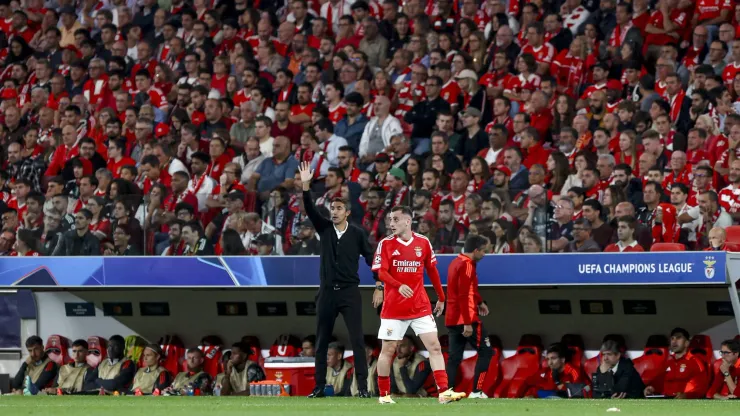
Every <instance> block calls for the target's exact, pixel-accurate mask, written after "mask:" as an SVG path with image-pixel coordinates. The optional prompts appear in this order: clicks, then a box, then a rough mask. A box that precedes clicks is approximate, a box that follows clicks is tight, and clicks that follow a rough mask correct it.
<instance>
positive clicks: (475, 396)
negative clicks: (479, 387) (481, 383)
mask: <svg viewBox="0 0 740 416" xmlns="http://www.w3.org/2000/svg"><path fill="white" fill-rule="evenodd" d="M487 398H488V396H487V395H486V393H483V392H482V391H478V392H472V393H470V395H469V396H468V399H487Z"/></svg>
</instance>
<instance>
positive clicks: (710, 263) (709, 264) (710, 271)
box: [704, 256, 717, 279]
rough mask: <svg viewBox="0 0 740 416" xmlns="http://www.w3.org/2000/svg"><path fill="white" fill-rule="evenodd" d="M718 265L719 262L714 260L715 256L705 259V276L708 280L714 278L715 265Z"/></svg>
mask: <svg viewBox="0 0 740 416" xmlns="http://www.w3.org/2000/svg"><path fill="white" fill-rule="evenodd" d="M715 263H717V260H715V259H714V256H707V257H706V258H705V259H704V276H705V277H706V278H707V279H712V278H714V272H715V269H714V264H715Z"/></svg>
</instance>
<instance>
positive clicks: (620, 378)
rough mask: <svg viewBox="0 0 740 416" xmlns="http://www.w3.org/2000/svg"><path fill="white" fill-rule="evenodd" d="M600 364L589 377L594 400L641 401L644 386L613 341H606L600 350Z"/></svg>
mask: <svg viewBox="0 0 740 416" xmlns="http://www.w3.org/2000/svg"><path fill="white" fill-rule="evenodd" d="M599 352H600V356H601V363H600V364H599V367H598V368H597V369H596V371H595V372H594V373H593V374H592V375H591V376H592V380H593V386H592V390H593V398H594V399H642V398H643V397H644V393H643V391H644V389H645V384H644V383H643V382H642V378H641V377H640V373H638V372H637V370H636V369H635V366H634V364H633V363H632V360H630V359H629V358H628V357H627V356H626V355H625V354H624V350H623V349H622V348H621V347H620V345H619V344H618V343H617V342H616V341H614V340H606V341H604V344H602V346H601V348H600V350H599Z"/></svg>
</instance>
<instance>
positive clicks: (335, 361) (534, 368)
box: [11, 328, 740, 400]
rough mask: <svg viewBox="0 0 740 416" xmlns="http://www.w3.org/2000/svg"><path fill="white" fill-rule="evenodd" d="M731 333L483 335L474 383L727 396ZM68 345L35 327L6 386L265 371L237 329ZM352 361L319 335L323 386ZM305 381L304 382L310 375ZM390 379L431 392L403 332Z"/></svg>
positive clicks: (55, 391) (372, 370)
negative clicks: (587, 344) (509, 346)
mask: <svg viewBox="0 0 740 416" xmlns="http://www.w3.org/2000/svg"><path fill="white" fill-rule="evenodd" d="M365 338H366V354H367V362H368V367H369V368H368V370H369V371H368V373H369V376H368V388H369V391H370V392H371V394H373V395H377V383H376V380H377V372H376V366H377V357H378V354H379V353H380V348H379V344H378V341H377V339H376V338H375V337H373V336H366V337H365ZM738 338H740V337H738ZM738 338H736V339H732V340H726V341H723V342H722V344H721V348H720V350H719V354H720V356H719V358H718V359H716V360H715V359H714V351H713V349H712V345H711V341H709V338H708V337H707V336H705V335H696V336H694V337H693V338H692V337H691V336H690V334H689V333H688V331H686V330H685V329H683V328H675V329H673V330H672V331H671V333H670V338H669V337H666V336H665V335H653V336H651V337H650V338H649V339H648V340H647V342H646V344H645V349H644V354H643V355H642V356H640V357H637V358H635V359H634V360H632V359H630V358H628V357H627V355H626V351H627V347H626V345H625V340H624V337H622V336H620V335H615V334H611V335H607V336H606V337H604V342H603V344H602V346H601V348H600V350H599V354H598V355H597V356H595V357H592V358H588V359H586V357H585V354H584V353H585V351H584V347H583V341H582V340H581V339H580V337H579V336H577V335H572V334H568V335H565V336H563V338H562V340H561V342H558V343H555V344H552V345H550V346H549V347H547V348H546V349H544V348H543V347H542V342H541V340H540V338H539V337H538V336H535V335H523V336H522V338H521V340H520V342H519V346H518V347H517V350H516V354H515V355H513V356H511V357H508V358H505V359H502V349H501V343H500V341H499V340H498V339H497V337H495V336H492V337H490V338H489V340H490V342H491V347H492V349H493V359H492V360H491V363H490V365H489V367H488V371H487V372H485V374H486V375H484V376H483V379H482V381H480V383H481V386H478V389H479V390H481V391H484V392H485V393H486V394H488V396H489V397H492V398H493V397H495V398H521V397H541V398H544V397H550V396H559V397H563V398H616V399H622V398H632V399H634V398H643V397H651V396H665V397H670V398H677V399H701V398H707V399H719V400H725V399H735V398H737V397H738V395H740V387H739V385H738V376H740V360H739V359H738V358H739V357H740V340H738ZM441 341H442V343H443V349H445V348H446V341H447V337H446V336H443V337H441ZM68 344H70V342H69V340H67V339H66V338H64V337H61V336H59V335H52V336H51V337H50V338H49V340H48V341H47V342H46V344H44V343H43V340H42V339H41V338H39V337H37V336H32V337H30V338H28V339H27V340H26V348H27V350H28V353H29V356H28V358H27V359H26V360H25V361H24V362H23V363H22V365H21V368H20V370H19V371H18V374H17V375H16V376H15V377H14V378H13V379H12V381H11V384H12V392H11V394H24V395H37V394H41V395H61V394H100V395H110V394H114V395H118V394H125V395H210V394H215V395H249V393H250V383H255V382H260V381H264V380H266V378H267V377H266V374H265V371H264V370H263V368H262V365H263V362H264V358H263V357H262V352H261V350H260V348H259V340H258V339H256V338H255V337H249V336H247V337H244V338H242V340H241V341H239V342H237V343H234V344H233V345H231V347H230V348H224V345H223V343H222V342H221V340H220V339H219V338H218V337H213V336H210V337H206V338H204V339H203V340H202V343H201V346H200V347H196V348H190V349H186V348H185V347H184V346H183V344H182V342H180V341H179V339H178V338H177V337H172V336H170V337H166V338H164V339H162V340H160V343H159V344H147V343H146V341H144V340H143V339H142V338H140V337H138V336H131V337H128V338H126V339H124V338H123V337H121V336H118V335H116V336H113V337H111V338H110V339H109V340H105V339H103V338H100V337H90V338H89V339H88V340H87V341H85V340H83V339H80V340H76V341H74V342H72V343H71V345H68ZM68 347H71V354H69V353H68ZM314 354H315V337H314V336H308V337H306V338H304V339H303V340H302V341H301V340H299V339H298V338H297V337H295V336H291V335H281V336H280V337H278V339H277V340H276V341H275V343H274V344H273V346H272V347H271V348H270V356H271V357H299V356H300V357H309V358H310V357H314ZM446 354H447V353H446V351H445V355H446ZM353 363H354V360H353V359H352V357H345V347H344V346H343V345H342V344H341V343H339V342H336V341H334V342H332V343H330V344H329V350H328V353H327V365H328V368H327V384H330V385H332V386H333V388H334V392H335V393H334V394H335V395H337V396H356V395H357V393H358V390H357V380H356V377H355V373H354V371H353V370H354V368H353ZM474 366H475V357H473V358H471V359H466V360H464V361H463V362H462V365H461V366H460V368H459V369H460V371H459V372H458V371H457V370H455V371H454V374H456V375H457V376H453V377H452V378H451V379H450V380H451V386H454V387H455V390H456V391H460V392H463V391H467V392H470V389H471V388H472V385H471V384H472V374H473V371H472V369H473V367H474ZM465 367H468V368H467V370H465ZM281 368H286V367H281ZM286 371H287V370H286ZM450 371H452V370H450V369H449V368H448V372H450ZM463 373H465V375H463ZM305 382H306V383H313V382H312V379H307V380H305ZM292 383H293V384H294V383H295V380H293V381H292ZM391 385H392V387H391V390H392V393H393V394H394V395H405V396H407V397H428V396H436V395H437V391H436V390H437V389H436V386H435V383H434V379H433V377H432V374H431V367H430V365H429V361H428V359H427V358H425V356H424V355H423V354H421V351H419V350H418V348H417V346H416V345H415V341H414V339H413V338H412V337H411V336H408V335H407V336H406V337H404V339H403V341H402V342H401V343H400V344H399V346H398V348H397V350H396V355H395V357H394V361H393V365H392V377H391ZM309 387H310V388H312V387H313V386H309Z"/></svg>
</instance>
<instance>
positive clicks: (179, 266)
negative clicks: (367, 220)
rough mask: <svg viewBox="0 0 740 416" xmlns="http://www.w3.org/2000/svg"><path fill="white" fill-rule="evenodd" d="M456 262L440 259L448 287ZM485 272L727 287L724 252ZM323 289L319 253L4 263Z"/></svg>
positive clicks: (488, 266)
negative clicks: (283, 255)
mask: <svg viewBox="0 0 740 416" xmlns="http://www.w3.org/2000/svg"><path fill="white" fill-rule="evenodd" d="M454 258H455V256H454V255H440V256H437V260H438V266H437V267H438V269H439V271H440V275H441V276H442V283H443V284H445V283H446V282H447V269H448V267H449V265H450V262H452V260H453V259H454ZM477 269H478V280H479V284H480V285H481V286H496V285H503V286H555V285H682V284H716V285H726V284H727V283H726V281H727V276H726V255H725V253H724V252H669V253H616V254H611V253H602V254H509V255H490V256H486V257H485V258H483V260H481V261H480V263H478V268H477ZM360 280H361V283H362V284H363V285H372V284H373V277H372V273H371V272H370V269H369V267H368V266H367V265H366V264H365V263H364V262H361V263H360ZM426 283H427V284H428V283H429V281H428V280H427V282H426ZM318 285H319V257H316V256H311V257H136V258H132V257H4V258H0V286H25V287H28V286H31V287H34V286H35V287H43V286H62V287H85V286H88V287H89V286H109V287H235V286H270V287H279V286H290V287H295V286H318Z"/></svg>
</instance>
